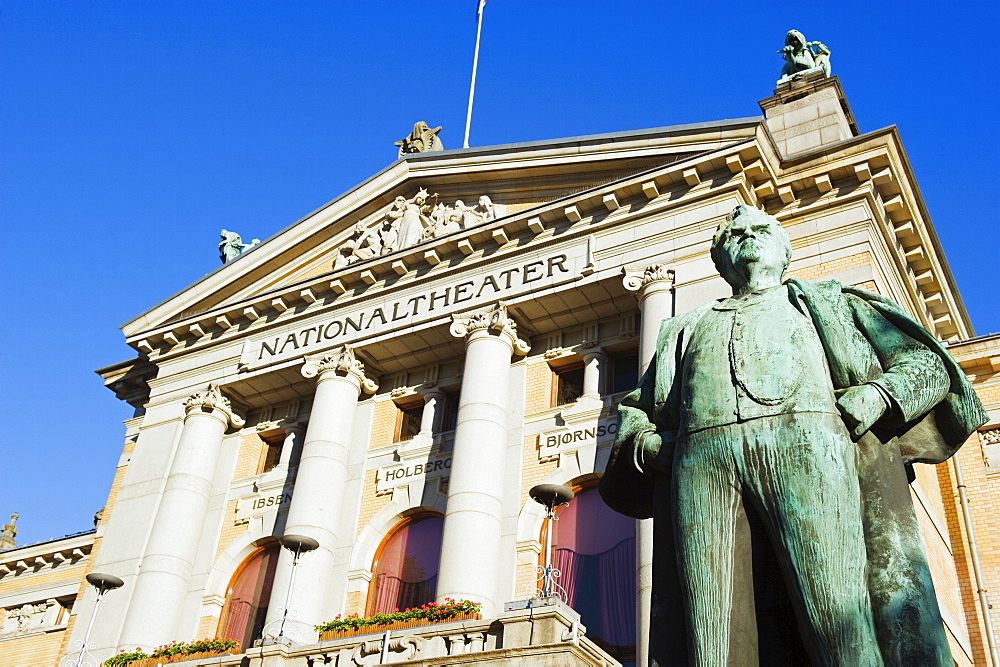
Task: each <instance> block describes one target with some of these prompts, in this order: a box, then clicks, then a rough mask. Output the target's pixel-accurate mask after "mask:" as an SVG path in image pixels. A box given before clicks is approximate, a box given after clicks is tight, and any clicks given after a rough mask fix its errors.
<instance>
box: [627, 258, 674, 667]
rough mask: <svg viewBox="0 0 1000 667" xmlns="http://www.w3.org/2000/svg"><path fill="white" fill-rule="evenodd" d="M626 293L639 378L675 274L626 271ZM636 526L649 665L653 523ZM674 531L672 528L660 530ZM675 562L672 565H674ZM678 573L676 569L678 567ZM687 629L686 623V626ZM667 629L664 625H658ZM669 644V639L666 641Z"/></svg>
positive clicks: (640, 641) (644, 657)
mask: <svg viewBox="0 0 1000 667" xmlns="http://www.w3.org/2000/svg"><path fill="white" fill-rule="evenodd" d="M622 282H623V283H624V285H625V289H627V290H629V291H630V292H636V293H637V296H638V297H639V311H640V313H641V318H640V319H641V329H640V331H639V374H640V375H641V374H642V373H644V372H645V371H646V367H647V366H649V362H650V360H651V359H652V358H653V353H655V352H656V339H657V337H658V336H659V333H660V322H662V321H663V320H664V319H666V318H668V317H672V316H673V314H674V297H673V291H674V272H673V270H671V269H668V268H667V267H666V266H664V265H663V264H655V265H653V266H650V267H647V268H646V269H644V270H642V271H626V272H625V277H624V279H623V281H622ZM635 523H636V526H635V557H636V563H635V567H636V616H635V621H636V622H635V630H636V642H635V647H636V664H637V665H647V664H649V643H648V642H649V641H654V640H655V641H660V639H661V637H660V636H659V633H658V636H657V637H655V638H654V637H653V635H651V634H650V614H651V613H652V611H653V604H652V592H653V543H654V534H653V520H652V519H639V520H637V521H636V522H635ZM657 529H658V530H667V531H669V530H670V527H669V526H665V527H660V526H658V527H657ZM668 538H669V547H668V548H672V546H673V534H672V532H671V533H670V534H669V536H668ZM671 562H672V561H671ZM674 569H675V570H676V566H675V567H674ZM682 625H683V623H682ZM657 627H658V628H662V627H664V624H663V623H658V624H657ZM663 640H664V641H669V638H664V639H663Z"/></svg>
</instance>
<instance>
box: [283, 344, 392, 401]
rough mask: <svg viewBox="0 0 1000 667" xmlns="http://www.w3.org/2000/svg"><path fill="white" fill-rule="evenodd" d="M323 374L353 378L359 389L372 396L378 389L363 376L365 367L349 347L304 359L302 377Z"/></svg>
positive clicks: (376, 385) (344, 346)
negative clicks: (356, 381) (355, 379)
mask: <svg viewBox="0 0 1000 667" xmlns="http://www.w3.org/2000/svg"><path fill="white" fill-rule="evenodd" d="M324 373H334V374H336V375H340V376H348V375H349V376H354V377H355V378H357V380H358V384H359V385H360V387H361V389H363V390H364V391H365V392H366V393H369V394H374V393H375V391H376V390H377V389H378V384H376V383H375V382H374V381H372V380H371V379H369V378H368V376H367V375H365V365H364V364H363V363H361V362H360V361H359V360H358V357H357V355H355V354H354V348H352V347H351V346H350V345H342V346H341V347H339V348H336V349H335V350H333V351H332V352H327V353H326V354H318V355H316V356H313V357H306V363H305V364H304V365H303V366H302V375H304V376H305V377H307V378H314V377H317V376H321V375H323V374H324Z"/></svg>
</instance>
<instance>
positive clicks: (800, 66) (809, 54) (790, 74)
mask: <svg viewBox="0 0 1000 667" xmlns="http://www.w3.org/2000/svg"><path fill="white" fill-rule="evenodd" d="M778 53H780V54H781V57H782V58H784V59H785V66H784V67H782V68H781V78H780V79H779V80H778V81H779V82H781V81H786V80H788V79H792V78H794V77H796V76H799V75H801V74H805V73H806V72H812V71H820V70H821V71H822V72H823V73H824V74H826V75H827V76H830V49H828V48H827V47H826V45H825V44H823V43H822V42H810V41H807V40H806V38H805V35H803V34H802V33H801V32H799V31H798V30H789V31H788V33H787V34H786V35H785V47H784V48H783V49H781V50H780V51H778Z"/></svg>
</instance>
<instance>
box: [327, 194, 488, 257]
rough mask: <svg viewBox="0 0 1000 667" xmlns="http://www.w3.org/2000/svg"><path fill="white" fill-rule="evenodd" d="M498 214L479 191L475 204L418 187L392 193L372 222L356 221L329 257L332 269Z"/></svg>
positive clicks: (476, 223)
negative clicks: (404, 193)
mask: <svg viewBox="0 0 1000 667" xmlns="http://www.w3.org/2000/svg"><path fill="white" fill-rule="evenodd" d="M499 214H500V211H499V206H498V205H497V204H494V203H493V201H492V200H491V199H490V198H489V196H487V195H482V196H481V197H479V199H478V203H477V204H476V205H475V206H469V205H468V204H466V203H465V202H464V201H462V200H461V199H457V200H455V202H454V203H453V204H451V205H447V204H445V203H444V202H443V201H439V197H438V195H437V194H430V193H429V192H428V191H427V190H425V189H423V188H421V189H420V190H419V191H418V192H417V193H416V194H415V195H414V196H413V197H411V198H410V199H406V198H405V197H402V196H399V197H396V200H395V201H394V202H393V203H392V205H391V206H390V207H389V209H388V210H387V211H386V212H385V213H383V214H382V215H381V216H379V217H378V218H377V220H376V222H375V224H373V225H371V226H365V224H364V223H361V222H359V223H358V224H356V225H355V226H354V227H353V228H352V229H351V233H350V235H349V236H348V238H347V240H345V241H344V242H343V243H342V244H341V245H340V247H339V248H338V249H337V252H336V256H335V257H334V260H333V269H334V270H335V271H336V270H337V269H342V268H344V267H346V266H349V265H351V264H353V263H355V262H360V261H364V260H366V259H372V258H373V257H380V256H382V255H388V254H390V253H393V252H396V251H397V250H403V249H405V248H409V247H410V246H412V245H415V244H417V243H420V242H421V241H425V240H427V239H434V238H439V237H442V236H446V235H448V234H451V233H453V232H457V231H461V230H463V229H468V228H470V227H475V226H476V225H480V224H483V223H485V222H489V221H490V220H493V219H495V218H497V217H498V215H499Z"/></svg>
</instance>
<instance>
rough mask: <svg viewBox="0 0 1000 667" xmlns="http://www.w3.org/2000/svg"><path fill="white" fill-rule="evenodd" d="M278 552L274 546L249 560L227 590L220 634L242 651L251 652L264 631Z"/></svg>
mask: <svg viewBox="0 0 1000 667" xmlns="http://www.w3.org/2000/svg"><path fill="white" fill-rule="evenodd" d="M280 551H281V547H280V546H279V545H277V544H274V545H271V546H270V547H267V548H266V549H264V550H262V551H258V552H257V553H256V554H254V555H253V556H251V557H250V560H248V561H247V563H246V565H245V566H244V567H243V569H242V570H241V571H240V575H239V578H238V579H237V580H236V583H234V584H233V586H232V588H231V589H230V593H229V612H228V614H227V615H226V627H225V629H224V630H223V631H222V633H221V634H222V636H223V637H225V638H226V639H234V640H236V641H238V642H239V643H240V646H241V647H243V648H244V649H247V648H250V647H251V646H252V645H253V642H254V640H256V639H258V638H259V637H260V634H261V632H262V631H263V629H264V618H265V616H266V615H267V604H268V601H269V600H270V599H271V584H272V583H273V582H274V571H275V569H276V568H277V567H278V553H279V552H280Z"/></svg>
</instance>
